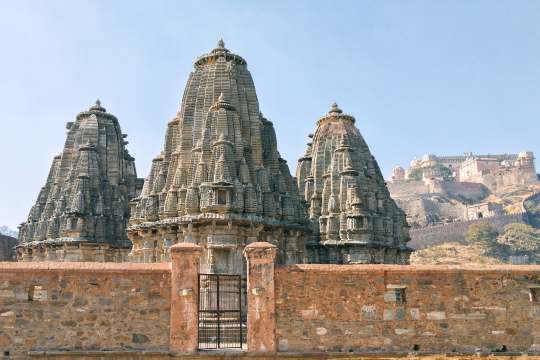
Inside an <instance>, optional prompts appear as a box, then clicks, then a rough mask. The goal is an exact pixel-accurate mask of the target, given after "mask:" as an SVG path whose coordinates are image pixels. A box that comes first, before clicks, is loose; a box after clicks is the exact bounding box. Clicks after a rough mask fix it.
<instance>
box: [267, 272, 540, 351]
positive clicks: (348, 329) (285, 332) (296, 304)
mask: <svg viewBox="0 0 540 360" xmlns="http://www.w3.org/2000/svg"><path fill="white" fill-rule="evenodd" d="M531 287H540V266H520V267H516V266H514V267H512V266H504V267H503V266H498V267H486V268H481V267H478V268H460V267H448V266H395V265H350V266H335V265H294V266H287V267H280V268H276V272H275V306H276V337H277V343H278V350H279V351H292V352H310V351H337V352H370V351H372V352H379V353H380V352H409V351H422V352H436V353H452V352H475V351H495V350H503V351H504V350H506V351H538V350H539V349H540V300H538V299H536V300H535V301H531V299H530V292H531ZM400 295H401V296H403V299H404V301H403V302H402V303H400V301H399V298H400Z"/></svg>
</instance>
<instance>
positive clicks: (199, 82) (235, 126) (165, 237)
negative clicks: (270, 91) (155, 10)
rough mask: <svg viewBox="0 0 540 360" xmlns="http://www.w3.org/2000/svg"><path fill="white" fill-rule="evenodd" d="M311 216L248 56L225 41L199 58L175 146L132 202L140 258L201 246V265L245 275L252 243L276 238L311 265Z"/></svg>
mask: <svg viewBox="0 0 540 360" xmlns="http://www.w3.org/2000/svg"><path fill="white" fill-rule="evenodd" d="M305 219H306V217H305V210H304V208H303V206H302V204H301V203H300V199H299V196H298V190H297V187H296V184H295V181H294V179H293V178H292V177H291V175H290V173H289V169H288V167H287V164H286V162H285V160H283V159H282V158H281V156H280V155H279V152H278V150H277V142H276V135H275V131H274V128H273V125H272V123H271V122H270V121H268V120H267V119H265V118H264V117H263V116H262V114H261V113H260V112H259V103H258V101H257V94H256V92H255V86H254V84H253V79H252V78H251V74H250V72H249V71H248V69H247V64H246V61H245V60H244V59H243V58H241V57H240V56H238V55H235V54H232V53H231V52H230V51H229V50H227V49H226V48H225V46H224V44H223V42H222V41H220V42H219V43H218V46H217V48H215V49H214V50H212V51H211V52H210V53H209V54H205V55H202V56H201V57H199V58H198V59H197V60H196V62H195V71H194V72H192V73H191V74H190V76H189V79H188V83H187V85H186V89H185V91H184V96H183V99H182V104H181V106H180V111H179V112H178V114H177V115H176V116H175V117H174V119H172V120H171V121H170V122H169V124H168V127H167V133H166V135H165V148H164V150H163V152H162V153H161V154H160V155H159V156H158V157H156V158H155V159H154V161H153V163H152V168H151V171H150V174H149V176H148V177H147V178H146V180H145V183H144V187H143V190H142V193H141V196H140V197H139V198H137V199H136V200H135V201H133V202H132V217H131V219H130V227H129V229H128V235H129V237H130V239H131V240H132V242H133V250H132V252H131V254H130V258H131V260H132V261H135V262H160V261H168V260H169V259H170V253H169V248H170V246H171V245H173V244H175V243H177V242H179V243H182V242H188V243H197V244H199V245H201V246H202V247H203V249H204V250H203V255H202V258H201V271H203V272H220V273H233V274H234V273H235V274H241V273H245V265H244V261H243V259H242V249H243V248H244V246H245V245H246V244H248V243H251V242H254V241H269V242H271V243H273V244H275V245H277V246H278V248H279V252H278V262H279V263H297V262H302V261H303V260H304V257H305V245H304V237H305V235H304V234H305V231H306V230H307V225H306V224H305V221H306V220H305Z"/></svg>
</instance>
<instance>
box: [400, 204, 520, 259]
mask: <svg viewBox="0 0 540 360" xmlns="http://www.w3.org/2000/svg"><path fill="white" fill-rule="evenodd" d="M483 222H487V223H490V224H492V225H493V226H495V227H496V228H497V230H499V231H502V230H503V229H504V227H505V226H506V225H508V224H511V223H527V214H526V213H518V214H505V215H501V216H494V217H489V218H482V219H475V220H468V221H459V222H454V223H446V224H440V225H432V226H426V227H424V228H421V229H411V230H410V235H411V241H410V242H409V243H408V246H410V247H412V248H413V249H416V250H418V249H423V248H426V247H429V246H433V245H437V244H442V243H446V242H463V241H464V240H465V233H466V232H467V229H468V228H469V226H470V225H472V224H478V223H483Z"/></svg>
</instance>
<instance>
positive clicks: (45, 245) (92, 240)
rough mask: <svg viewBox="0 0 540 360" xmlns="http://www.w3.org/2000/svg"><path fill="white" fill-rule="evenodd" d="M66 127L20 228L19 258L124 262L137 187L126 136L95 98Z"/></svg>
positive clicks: (132, 160)
mask: <svg viewBox="0 0 540 360" xmlns="http://www.w3.org/2000/svg"><path fill="white" fill-rule="evenodd" d="M68 124H69V126H68V134H67V139H66V143H65V146H64V149H63V151H62V153H61V154H60V155H58V156H56V157H54V159H53V163H52V166H51V170H50V172H49V176H48V178H47V182H46V184H45V186H44V187H43V188H42V189H41V191H40V193H39V195H38V199H37V202H36V204H35V205H34V206H33V207H32V209H31V210H30V214H29V216H28V220H27V221H26V222H24V223H22V224H21V226H20V232H19V234H20V235H19V245H18V257H19V260H23V261H42V260H53V259H55V260H58V261H63V260H66V261H122V260H125V258H126V256H127V252H128V251H129V249H130V247H131V244H130V241H129V240H128V238H127V235H126V233H125V227H126V224H127V221H128V217H129V207H128V201H129V199H131V198H134V197H135V196H137V195H138V193H139V192H140V188H141V186H142V180H141V181H139V179H137V174H136V171H135V162H134V160H135V159H134V158H133V157H131V156H130V155H129V153H128V151H127V149H126V147H125V144H126V143H127V142H126V141H124V140H123V139H124V138H125V137H126V135H125V134H122V131H121V130H120V125H119V123H118V120H117V119H116V117H114V116H113V115H111V114H109V113H107V112H106V110H105V108H104V107H103V106H101V102H100V101H99V100H98V101H96V104H95V105H93V106H92V107H91V108H90V109H89V110H88V111H84V112H81V113H80V114H79V115H77V117H76V120H75V121H74V122H70V123H68ZM105 244H106V245H107V246H104V245H105ZM66 254H68V255H69V256H67V255H66ZM122 254H123V255H122Z"/></svg>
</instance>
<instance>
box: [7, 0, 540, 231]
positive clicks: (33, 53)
mask: <svg viewBox="0 0 540 360" xmlns="http://www.w3.org/2000/svg"><path fill="white" fill-rule="evenodd" d="M221 37H223V39H224V40H225V43H226V46H227V47H228V48H229V49H231V50H232V51H233V52H235V53H237V54H240V55H241V56H243V57H244V58H245V59H246V60H247V62H248V66H249V69H250V71H251V73H252V75H253V77H254V80H255V85H256V88H257V93H258V97H259V102H260V105H261V110H262V112H263V113H264V114H265V116H267V117H268V118H269V119H270V120H271V121H273V123H274V126H275V128H276V131H277V136H278V146H279V150H280V152H281V154H282V156H283V157H284V158H286V159H287V160H288V161H289V166H290V167H291V171H292V172H293V171H294V167H295V166H296V159H297V158H298V157H299V156H300V155H301V154H302V153H303V151H304V149H305V143H306V136H307V134H308V133H310V132H313V131H314V128H315V121H316V120H317V118H318V117H319V116H321V115H323V114H324V113H325V112H326V111H327V110H328V108H329V106H330V104H331V103H332V102H333V101H337V102H338V104H339V105H340V107H341V108H342V109H343V110H344V111H345V112H347V113H350V114H352V115H354V116H355V117H356V119H357V126H358V127H359V128H360V131H361V132H362V134H363V135H364V137H365V139H366V140H367V142H368V144H369V146H370V148H371V151H372V152H373V154H374V155H375V157H376V158H377V160H378V161H379V164H380V165H381V167H382V169H383V172H384V173H385V175H388V172H389V171H390V169H391V168H392V166H394V165H395V164H402V165H406V164H408V162H409V161H410V160H411V159H412V158H414V157H415V156H421V155H422V154H424V153H428V152H429V153H435V154H461V153H463V152H464V151H473V152H475V153H498V152H517V151H520V150H525V149H527V150H532V151H534V152H535V153H536V154H537V156H540V155H539V154H540V145H539V141H538V138H539V136H538V135H539V131H540V87H539V85H540V1H494V0H491V1H471V0H463V1H457V0H455V1H432V0H426V1H403V0H396V1H380V0H377V1H336V0H334V1H314V0H309V1H292V0H291V1H275V0H273V1H247V0H246V1H224V0H220V1H188V2H181V1H146V2H137V1H50V0H49V1H37V0H36V1H33V2H28V1H20V0H17V1H6V0H0V46H1V50H0V54H1V56H0V109H1V113H0V136H1V137H0V169H1V171H2V174H1V176H0V225H2V224H6V225H9V226H11V227H15V226H16V225H17V224H18V223H20V222H22V221H23V220H25V219H26V217H27V213H28V210H29V209H30V207H31V206H32V204H33V203H34V201H35V199H36V197H37V194H38V191H39V189H40V187H41V186H43V184H44V182H45V179H46V176H47V172H48V170H49V166H50V163H51V160H52V157H53V156H54V155H56V154H58V153H59V152H60V151H61V150H62V146H63V143H64V140H65V123H66V122H67V121H72V120H74V117H75V116H76V114H77V113H78V112H80V111H82V110H85V109H87V108H88V107H89V106H90V105H91V104H92V103H93V102H94V101H95V99H96V98H97V97H99V98H100V99H101V100H102V103H103V105H104V106H105V107H106V108H107V109H108V110H109V111H110V112H111V113H113V114H115V115H116V116H117V117H118V118H119V120H120V124H121V126H122V129H123V131H124V132H125V133H127V134H129V138H128V140H129V141H130V144H129V145H128V148H129V150H130V152H131V154H132V155H133V156H134V157H135V158H136V164H137V170H138V172H139V176H141V177H145V176H146V175H147V172H148V169H149V166H150V162H151V159H152V157H154V156H155V155H156V154H157V153H158V152H159V151H160V150H161V149H162V146H163V139H164V133H165V125H166V123H167V121H168V120H170V119H171V118H172V117H173V116H174V115H175V113H176V111H177V110H178V107H179V105H180V99H181V95H182V92H183V89H184V86H185V82H186V79H187V76H188V74H189V72H190V71H191V70H192V66H193V65H192V64H193V61H194V59H195V58H196V57H197V56H199V55H200V54H202V53H204V52H207V51H209V50H210V49H212V48H213V47H214V46H215V44H216V41H217V40H218V39H219V38H221Z"/></svg>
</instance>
